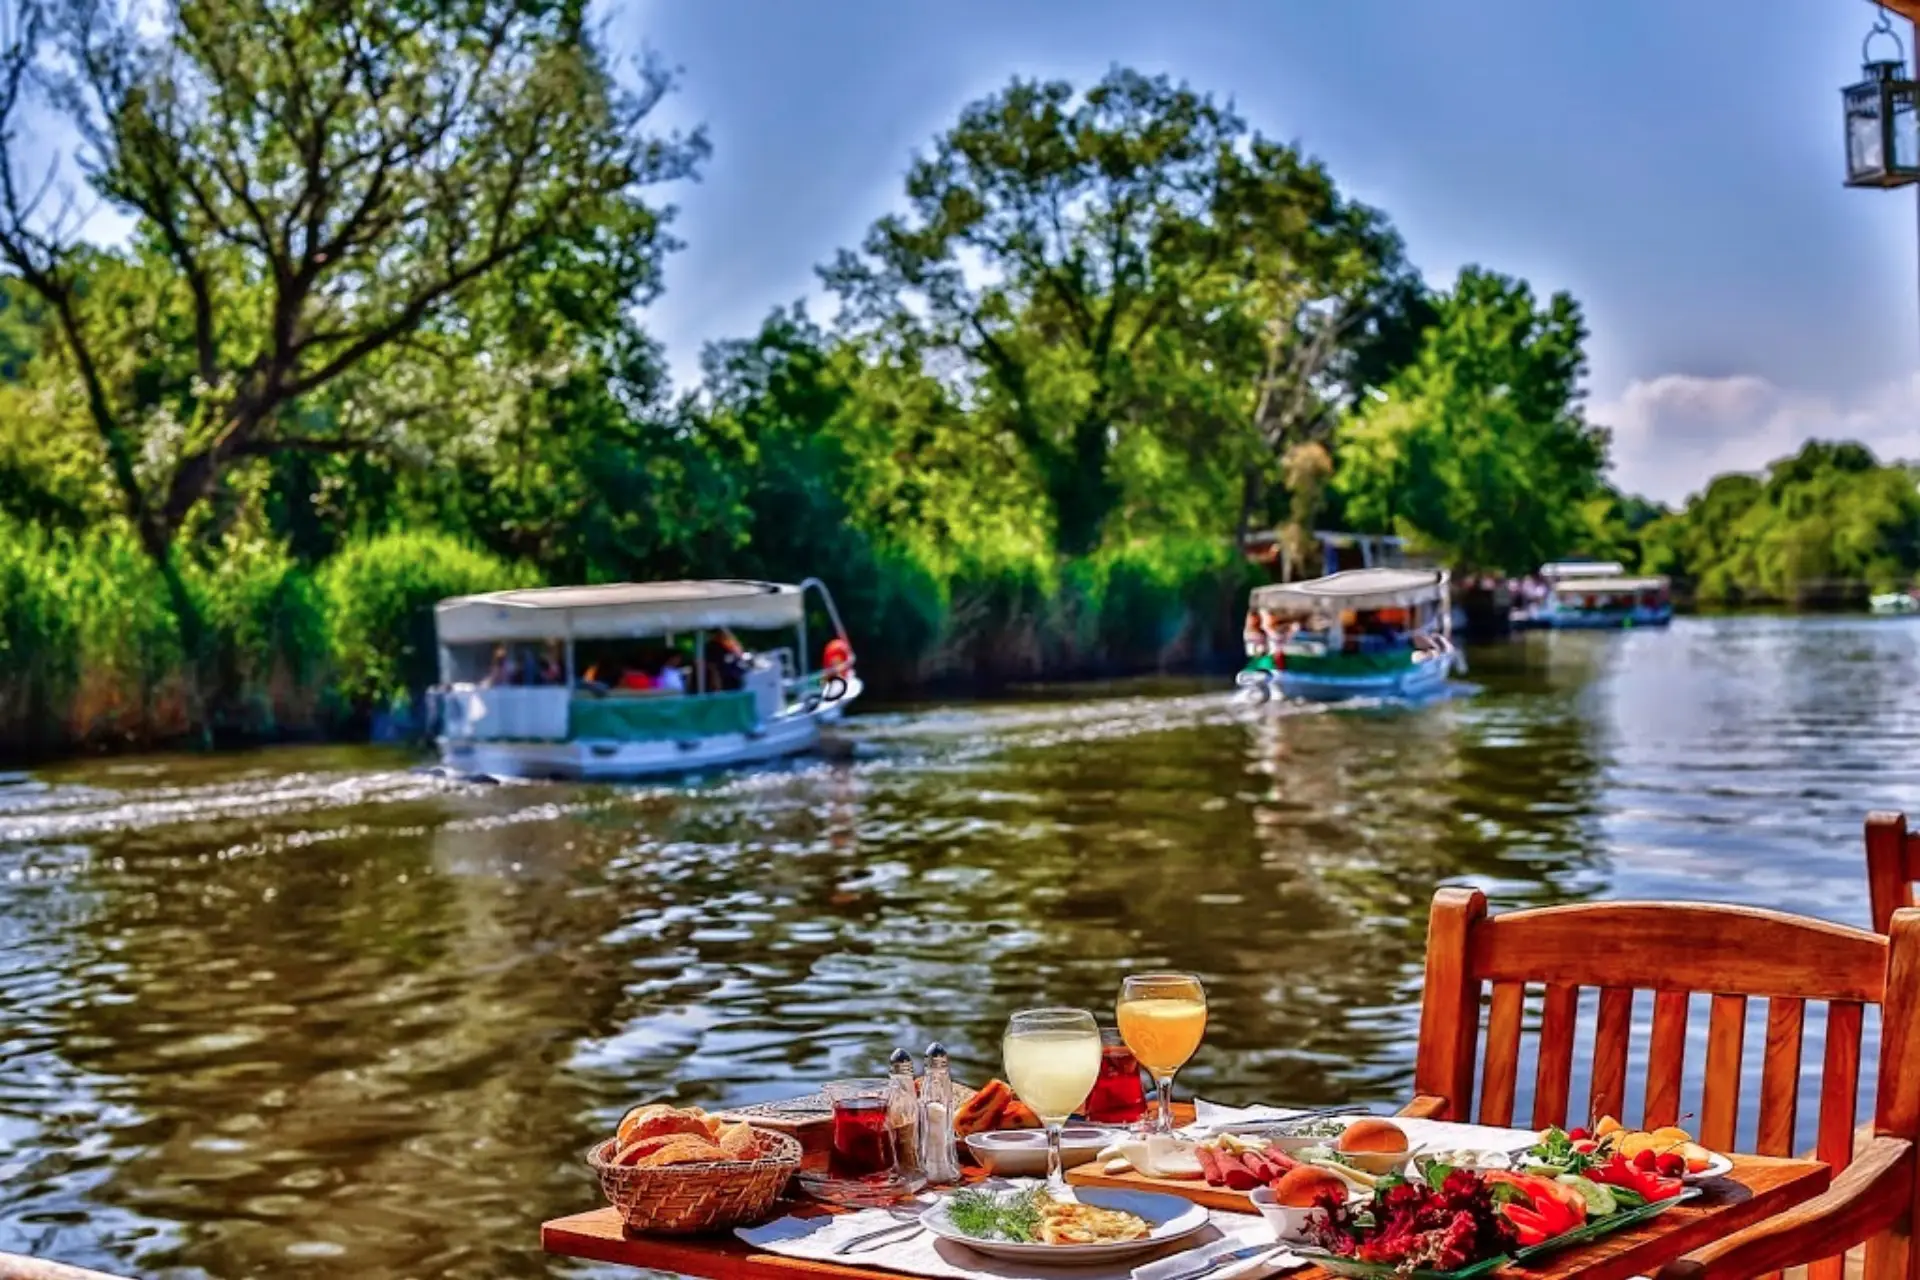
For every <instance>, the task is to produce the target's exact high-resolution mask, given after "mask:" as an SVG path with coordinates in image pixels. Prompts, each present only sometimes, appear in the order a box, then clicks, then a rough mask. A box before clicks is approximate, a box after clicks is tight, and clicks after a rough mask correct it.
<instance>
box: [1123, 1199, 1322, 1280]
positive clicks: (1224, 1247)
mask: <svg viewBox="0 0 1920 1280" xmlns="http://www.w3.org/2000/svg"><path fill="white" fill-rule="evenodd" d="M1234 1216H1236V1217H1239V1216H1242V1215H1238V1214H1236V1215H1234ZM1218 1223H1219V1219H1218V1218H1216V1219H1215V1225H1216V1226H1217V1225H1218ZM1256 1244H1265V1245H1272V1246H1273V1248H1274V1249H1275V1252H1274V1253H1270V1254H1268V1255H1266V1256H1265V1257H1253V1258H1248V1259H1246V1260H1245V1261H1244V1262H1236V1263H1234V1264H1232V1265H1231V1266H1226V1267H1222V1268H1220V1269H1219V1270H1218V1271H1215V1272H1213V1273H1212V1274H1211V1275H1209V1276H1206V1277H1203V1280H1243V1278H1244V1280H1252V1278H1253V1277H1256V1276H1270V1275H1273V1274H1275V1273H1277V1272H1281V1271H1291V1270H1293V1269H1294V1268H1295V1267H1304V1266H1306V1265H1307V1260H1306V1259H1305V1258H1302V1257H1300V1256H1298V1255H1296V1254H1294V1253H1291V1252H1289V1251H1288V1250H1287V1249H1285V1248H1283V1247H1282V1246H1280V1245H1279V1244H1277V1243H1275V1242H1274V1238H1273V1228H1272V1227H1269V1226H1268V1225H1267V1224H1266V1223H1264V1222H1263V1223H1261V1224H1260V1225H1258V1226H1249V1227H1243V1228H1241V1229H1239V1230H1236V1231H1233V1232H1231V1233H1230V1234H1227V1235H1224V1236H1222V1237H1221V1238H1220V1239H1218V1240H1215V1241H1212V1242H1211V1243H1208V1244H1203V1245H1201V1246H1199V1247H1198V1248H1195V1249H1188V1250H1186V1251H1184V1252H1182V1253H1176V1254H1173V1255H1172V1256H1171V1257H1166V1258H1159V1259H1156V1260H1155V1261H1153V1262H1149V1263H1147V1264H1146V1265H1144V1266H1139V1267H1135V1268H1134V1269H1133V1280H1169V1278H1170V1277H1173V1276H1183V1275H1187V1274H1188V1273H1190V1272H1193V1271H1196V1270H1198V1269H1199V1268H1200V1267H1201V1266H1203V1265H1205V1263H1206V1262H1207V1260H1208V1259H1210V1258H1214V1257H1217V1256H1218V1255H1220V1254H1223V1253H1232V1252H1233V1251H1234V1250H1235V1249H1243V1248H1246V1247H1247V1246H1249V1245H1256Z"/></svg>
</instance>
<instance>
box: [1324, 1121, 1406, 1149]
mask: <svg viewBox="0 0 1920 1280" xmlns="http://www.w3.org/2000/svg"><path fill="white" fill-rule="evenodd" d="M1337 1149H1338V1150H1341V1151H1377V1152H1380V1153H1381V1154H1383V1155H1396V1154H1398V1153H1400V1152H1402V1151H1405V1150H1406V1149H1407V1135H1406V1133H1405V1132H1404V1131H1402V1129H1401V1128H1400V1126H1399V1125H1397V1124H1395V1123H1393V1122H1392V1121H1391V1120H1377V1119H1371V1118H1369V1119H1366V1120H1355V1121H1354V1122H1353V1123H1352V1124H1350V1125H1348V1126H1347V1131H1346V1132H1345V1133H1343V1134H1341V1135H1340V1141H1339V1143H1338V1144H1337Z"/></svg>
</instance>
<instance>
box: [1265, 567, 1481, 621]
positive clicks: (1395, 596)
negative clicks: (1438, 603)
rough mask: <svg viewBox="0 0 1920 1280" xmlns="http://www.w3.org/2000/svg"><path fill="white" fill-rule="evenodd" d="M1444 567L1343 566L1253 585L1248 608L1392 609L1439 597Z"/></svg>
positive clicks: (1306, 611) (1442, 590) (1284, 610)
mask: <svg viewBox="0 0 1920 1280" xmlns="http://www.w3.org/2000/svg"><path fill="white" fill-rule="evenodd" d="M1446 588H1447V572H1446V570H1444V569H1347V570H1344V571H1343V572H1340V573H1330V574H1328V575H1327V576H1326V577H1324V578H1314V579H1312V580H1310V581H1307V582H1276V583H1274V584H1272V585H1271V586H1265V587H1255V588H1254V591H1253V598H1252V599H1251V600H1250V601H1249V602H1248V604H1249V606H1250V607H1251V608H1255V609H1266V610H1270V611H1272V612H1274V613H1293V614H1311V613H1321V612H1324V611H1325V610H1327V609H1330V608H1332V609H1396V608H1401V609H1403V608H1406V607H1408V606H1410V605H1416V604H1426V603H1429V602H1430V601H1435V600H1438V599H1440V597H1441V596H1442V595H1443V594H1444V593H1445V591H1446Z"/></svg>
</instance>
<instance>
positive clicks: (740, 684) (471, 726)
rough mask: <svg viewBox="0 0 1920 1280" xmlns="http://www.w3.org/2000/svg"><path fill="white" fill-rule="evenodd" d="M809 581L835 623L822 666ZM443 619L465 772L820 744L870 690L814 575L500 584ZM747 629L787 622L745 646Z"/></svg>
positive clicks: (447, 686)
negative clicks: (810, 639)
mask: <svg viewBox="0 0 1920 1280" xmlns="http://www.w3.org/2000/svg"><path fill="white" fill-rule="evenodd" d="M809 591H817V592H818V593H819V596H820V603H821V605H822V607H823V609H824V612H825V614H826V616H827V618H828V620H829V621H831V623H832V625H833V630H832V633H831V635H830V637H829V639H828V640H827V643H826V651H825V654H824V656H823V658H822V661H821V664H820V666H819V667H818V668H811V669H810V663H809V661H808V653H809V651H808V647H807V610H806V600H807V593H808V592H809ZM434 628H435V630H436V632H437V633H438V637H439V641H440V685H439V686H438V687H437V688H436V689H435V690H434V694H435V695H436V698H437V701H438V703H439V716H438V718H439V722H440V723H439V739H440V754H441V759H442V760H443V761H444V762H445V764H446V765H447V767H448V768H449V769H453V770H456V771H458V772H461V773H467V774H485V775H490V776H493V777H497V778H498V777H512V778H568V779H572V778H605V779H624V778H641V777H648V776H652V775H658V774H668V773H685V772H689V771H691V770H696V769H705V768H714V767H724V766H730V765H741V764H752V763H756V762H759V761H764V760H772V759H775V758H778V757H781V756H789V755H795V754H798V753H801V752H805V751H810V750H812V749H814V748H815V747H817V746H818V745H819V743H820V731H821V726H822V725H823V724H827V723H830V722H832V721H834V720H837V719H838V718H839V716H840V713H841V712H842V711H843V710H844V709H845V708H846V707H847V705H848V704H849V703H851V702H852V701H853V700H854V699H855V698H857V697H859V696H860V692H861V684H860V678H859V677H858V676H856V675H855V674H854V672H853V648H852V645H851V644H850V643H849V641H848V640H847V635H846V630H845V628H843V627H842V626H841V625H840V615H839V613H838V611H837V610H836V609H835V608H834V604H833V597H832V595H830V594H829V593H828V591H827V589H826V587H825V586H824V585H822V584H821V583H820V581H819V580H818V579H816V578H808V579H807V580H806V581H805V582H802V583H801V584H799V585H798V586H790V585H787V584H785V583H779V582H748V581H736V580H720V581H708V582H623V583H616V584H612V585H609V586H596V587H543V588H539V589H536V590H527V591H496V592H494V593H492V594H490V595H479V596H458V597H455V598H453V599H450V600H442V601H441V602H440V604H439V605H438V606H437V607H436V609H435V610H434ZM735 630H739V631H744V632H749V633H755V634H758V635H760V636H766V637H777V638H774V639H773V640H772V644H771V645H766V646H763V647H761V648H759V649H758V650H757V651H748V650H747V649H745V648H743V647H742V646H741V645H740V644H739V643H738V642H737V641H735V640H734V638H733V632H734V631H735ZM583 651H584V652H583ZM589 659H590V660H589ZM583 661H584V662H585V663H586V667H587V670H586V671H585V672H584V673H583V672H582V671H581V670H580V665H581V663H582V662H583ZM596 668H597V670H596ZM603 673H604V675H603Z"/></svg>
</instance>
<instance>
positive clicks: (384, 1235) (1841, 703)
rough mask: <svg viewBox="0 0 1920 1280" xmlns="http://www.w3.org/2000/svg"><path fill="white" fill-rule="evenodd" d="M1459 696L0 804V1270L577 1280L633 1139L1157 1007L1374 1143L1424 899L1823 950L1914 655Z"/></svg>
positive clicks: (283, 768) (914, 720)
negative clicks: (923, 1053)
mask: <svg viewBox="0 0 1920 1280" xmlns="http://www.w3.org/2000/svg"><path fill="white" fill-rule="evenodd" d="M1471 657H1472V664H1473V672H1472V676H1471V679H1472V681H1473V682H1474V683H1475V684H1476V685H1477V686H1478V687H1479V691H1478V692H1477V693H1476V694H1474V695H1473V696H1466V697H1459V698H1456V699H1453V700H1451V701H1447V702H1444V703H1441V704H1438V705H1433V706H1428V707H1426V708H1423V709H1421V710H1418V711H1413V712H1404V711H1387V710H1378V711H1365V710H1362V711H1342V712H1337V713H1329V712H1326V711H1324V710H1317V709H1314V710H1296V709H1290V708H1289V709H1281V708H1272V707H1269V708H1263V709H1248V708H1245V707H1243V706H1240V705H1238V704H1236V703H1235V702H1234V701H1233V699H1232V698H1231V697H1230V696H1229V695H1228V694H1225V693H1223V692H1220V691H1219V688H1218V685H1217V684H1213V685H1203V684H1200V683H1192V682H1190V683H1184V684H1163V685H1162V684H1155V685H1140V684H1132V685H1124V686H1112V687H1086V686H1082V687H1078V688H1074V689H1070V690H1050V691H1045V692H1043V693H1036V694H1033V695H1030V696H1027V697H1024V698H1022V699H1018V700H1008V701H999V702H992V703H976V704H966V705H947V706H937V707H925V708H908V709H893V710H888V711H876V712H874V713H871V714H865V715H861V716H859V717H857V718H856V719H855V721H854V722H853V723H852V724H851V726H850V732H851V734H852V736H854V737H855V738H856V739H857V741H858V742H859V744H860V749H859V752H858V754H857V755H856V757H855V758H854V759H853V760H851V761H842V762H834V763H827V762H808V763H801V764H795V765H792V766H790V767H787V768H782V769H777V770H772V771H763V772H757V773H745V774H736V775H730V776H725V777H719V778H713V779H707V780H695V781H689V782H682V783H677V784H674V785H664V786H649V787H638V788H610V787H567V786H556V785H550V784H540V785H503V786H474V785H458V784H454V783H450V782H446V781H443V780H440V779H438V778H435V777H432V776H428V775H425V774H422V773H420V772H417V771H416V766H417V765H418V764H419V763H420V761H419V759H418V758H417V757H414V756H410V755H407V754H404V753H395V752H389V751H383V750H374V749H366V748H297V749H278V750H270V751H257V752H251V753H246V754H242V755H230V756H212V757H204V756H201V757H196V756H169V757H150V758H143V759H131V760H117V761H92V762H83V763H76V764H72V765H69V766H64V767H59V768H53V769H48V770H45V771H43V772H41V773H39V774H37V775H35V777H34V779H33V780H32V781H31V782H29V783H28V784H26V785H23V786H14V787H9V788H0V1249H7V1250H13V1251H19V1252H28V1253H35V1254H40V1255H43V1256H48V1257H54V1258H59V1259H62V1260H66V1261H71V1262H78V1263H84V1264H92V1265H95V1266H100V1267H103V1268H106V1269H108V1270H115V1271H120V1272H124V1273H127V1274H134V1275H140V1276H161V1277H200V1276H217V1277H238V1276H275V1277H280V1276H324V1277H349V1276H351V1277H359V1278H365V1277H398V1276H423V1277H424V1276H461V1277H499V1276H534V1275H567V1276H572V1275H584V1274H590V1273H589V1272H588V1271H586V1270H585V1269H584V1268H576V1267H571V1266H568V1265H565V1264H560V1263H556V1262H549V1261H547V1260H545V1259H543V1258H542V1257H541V1256H540V1255H539V1253H538V1245H537V1238H538V1226H539V1223H540V1222H541V1220H542V1219H544V1218H548V1217H554V1216H558V1215H561V1214H564V1213H568V1212H573V1211H576V1210H579V1209H583V1208H588V1207H592V1206H593V1205H595V1204H596V1203H598V1191H597V1188H596V1187H595V1186H594V1184H593V1183H592V1181H591V1180H590V1177H589V1176H588V1174H587V1171H586V1169H585V1167H584V1164H583V1162H582V1159H581V1156H582V1153H583V1151H584V1149H585V1148H586V1147H587V1145H588V1144H589V1143H590V1142H591V1141H592V1140H593V1139H594V1138H596V1137H597V1136H599V1135H600V1134H602V1133H603V1131H605V1130H607V1129H608V1128H609V1126H610V1125H611V1124H612V1122H613V1121H614V1120H615V1119H616V1118H617V1116H618V1115H619V1114H620V1112H621V1111H622V1110H623V1109H624V1108H625V1107H626V1106H627V1105H629V1104H631V1103H633V1102H636V1101H640V1100H645V1099H654V1098H671V1099H678V1100H681V1101H683V1102H686V1103H693V1102H700V1103H706V1104H713V1103H717V1102H732V1103H739V1102H743V1101H750V1100H757V1099H770V1098H776V1097H782V1096H789V1095H792V1094H794V1093H799V1092H807V1091H810V1089H811V1087H812V1086H813V1085H814V1084H815V1083H816V1082H818V1081H820V1080H823V1079H827V1078H831V1077H834V1076H838V1075H844V1074H848V1073H853V1072H857V1071H861V1070H866V1069H871V1068H874V1067H875V1066H877V1065H878V1064H879V1063H881V1062H882V1061H883V1060H884V1057H885V1055H886V1053H887V1051H888V1050H890V1049H891V1048H892V1047H893V1046H894V1045H896V1044H904V1045H909V1046H912V1047H914V1048H916V1049H918V1048H919V1047H922V1046H924V1045H925V1043H926V1042H927V1041H928V1040H930V1039H933V1038H936V1037H937V1038H940V1039H943V1040H945V1041H946V1042H947V1044H948V1045H949V1046H951V1047H952V1049H953V1050H954V1052H955V1055H956V1057H957V1060H958V1066H959V1070H960V1072H961V1074H962V1075H963V1077H964V1078H971V1079H980V1078H984V1077H985V1076H987V1075H990V1074H993V1073H994V1072H995V1070H996V1068H997V1065H998V1064H997V1062H996V1058H997V1044H998V1038H999V1031H1000V1028H1001V1026H1002V1025H1003V1022H1004V1019H1005V1018H1006V1015H1007V1014H1008V1012H1009V1011H1011V1010H1014V1009H1017V1008H1021V1007H1024V1006H1028V1005H1032V1004H1035V1003H1043V1002H1044V1003H1075V1004H1084V1005H1087V1006H1089V1007H1093V1008H1096V1009H1110V1008H1111V1001H1112V997H1113V994H1114V990H1115V987H1116V985H1117V983H1118V980H1119V978H1120V976H1121V975H1122V974H1123V973H1125V972H1126V971H1128V970H1130V969H1140V968H1147V967H1169V966H1170V967H1178V968H1184V969H1191V970H1195V971H1197V972H1199V973H1200V974H1201V975H1202V976H1203V977H1204V979H1205V981H1206V984H1207V987H1208V991H1209V995H1210V1000H1211V1005H1212V1021H1211V1024H1210V1026H1209V1029H1208V1037H1207V1042H1206V1044H1205V1046H1204V1047H1203V1048H1202V1050H1201V1052H1200V1055H1199V1056H1198V1058H1196V1060H1195V1062H1194V1063H1193V1065H1192V1066H1191V1068H1190V1069H1189V1070H1188V1072H1187V1073H1185V1074H1184V1075H1183V1077H1182V1079H1183V1081H1186V1082H1190V1083H1191V1084H1192V1085H1193V1086H1194V1087H1197V1088H1198V1089H1200V1090H1203V1091H1204V1092H1205V1093H1206V1094H1208V1095H1209V1096H1213V1097H1219V1098H1223V1099H1235V1100H1244V1101H1253V1100H1261V1099H1264V1100H1272V1101H1295V1102H1301V1103H1325V1102H1332V1101H1340V1100H1357V1101H1380V1102H1385V1101H1389V1100H1392V1099H1395V1098H1398V1097H1400V1096H1402V1095H1404V1094H1405V1093H1406V1092H1407V1090H1408V1087H1409V1074H1410V1065H1411V1055H1412V1048H1413V1039H1414V1030H1415V1023H1416V1010H1417V1001H1418V971H1419V964H1420V959H1421V954H1422V946H1423V935H1424V927H1425V925H1424V920H1425V911H1426V905H1427V902H1428V900H1429V898H1430V897H1431V895H1432V893H1433V890H1434V888H1435V886H1436V885H1439V884H1441V883H1443V882H1470V883H1473V884H1477V885H1480V886H1482V887H1483V888H1485V889H1486V890H1487V891H1488V892H1489V893H1490V895H1491V896H1492V897H1493V899H1494V900H1495V903H1496V905H1497V906H1516V905H1521V904H1540V903H1548V902H1561V901H1568V900H1577V899H1581V898H1588V897H1600V896H1616V897H1618V896H1632V897H1651V898H1709V899H1724V900H1734V901H1739V902H1747V903H1756V904H1763V905H1770V906H1782V907H1787V908H1790V909H1794V910H1800V911H1805V912H1810V913H1813V914H1818V915H1821V916H1825V917H1828V918H1831V919H1835V920H1841V921H1847V922H1853V923H1864V922H1865V921H1866V919H1867V905H1866V889H1865V881H1864V876H1863V871H1862V860H1861V852H1860V835H1859V832H1860V821H1861V818H1862V816H1863V815H1864V813H1865V812H1866V811H1867V810H1868V809H1869V808H1873V807H1903V806H1909V805H1911V806H1915V807H1920V625H1915V624H1911V623H1908V622H1903V621H1900V620H1889V621H1866V620H1791V619H1768V618H1745V619H1732V620H1716V621H1704V620H1697V619H1683V620H1681V621H1680V622H1678V623H1676V624H1675V626H1674V627H1673V628H1672V629H1671V631H1668V632H1664V633H1659V632H1641V633H1627V634H1619V635H1533V636H1529V637H1525V638H1523V639H1517V640H1515V641H1513V642H1511V643H1509V644H1505V645H1501V646H1498V647H1488V648H1482V649H1479V650H1476V651H1474V652H1473V653H1472V655H1471ZM1642 1016H1644V1010H1643V1011H1642ZM1748 1057H1749V1060H1750V1061H1753V1060H1756V1059H1757V1057H1758V1055H1757V1053H1754V1052H1750V1053H1749V1055H1748ZM1699 1059H1700V1055H1699V1054H1697V1053H1695V1054H1693V1055H1690V1059H1689V1065H1690V1067H1692V1066H1694V1065H1697V1063H1698V1062H1699ZM1808 1061H1809V1062H1817V1061H1818V1057H1817V1051H1816V1049H1815V1047H1814V1045H1813V1044H1810V1045H1809V1048H1808ZM1523 1068H1524V1063H1523ZM1525 1074H1526V1073H1525V1071H1524V1070H1523V1078H1524V1076H1525ZM1575 1096H1576V1098H1578V1097H1583V1096H1584V1092H1583V1090H1581V1089H1580V1088H1579V1087H1578V1085H1576V1093H1575Z"/></svg>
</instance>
